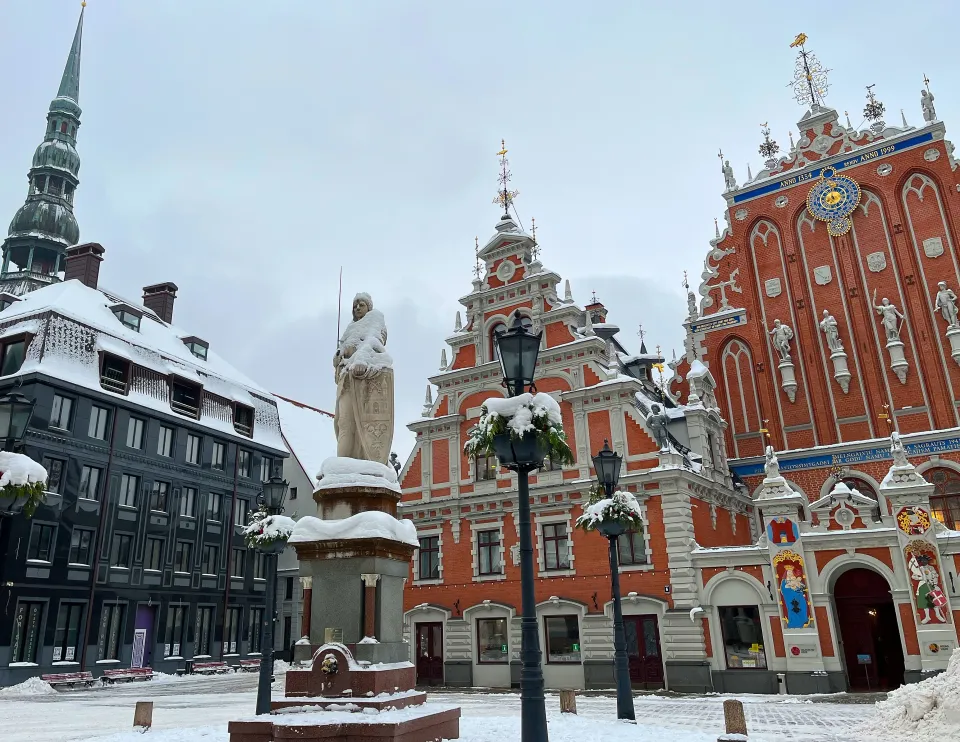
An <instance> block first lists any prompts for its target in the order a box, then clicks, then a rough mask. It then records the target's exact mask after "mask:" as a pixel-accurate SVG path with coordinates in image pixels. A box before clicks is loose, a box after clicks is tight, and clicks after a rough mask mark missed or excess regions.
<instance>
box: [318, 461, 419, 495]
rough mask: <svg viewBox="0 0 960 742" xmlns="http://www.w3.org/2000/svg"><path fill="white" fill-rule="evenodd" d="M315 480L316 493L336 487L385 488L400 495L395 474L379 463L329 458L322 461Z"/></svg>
mask: <svg viewBox="0 0 960 742" xmlns="http://www.w3.org/2000/svg"><path fill="white" fill-rule="evenodd" d="M317 479H318V482H317V489H316V491H317V492H319V491H321V490H327V489H332V488H338V487H385V488H386V489H389V490H393V491H394V492H396V493H398V494H399V493H400V485H399V483H398V482H397V473H396V472H395V471H394V470H393V469H391V468H390V467H389V466H386V465H385V464H381V463H380V462H379V461H365V460H363V459H351V458H347V457H346V456H331V457H330V458H328V459H325V460H324V462H323V464H322V465H321V467H320V473H319V474H317Z"/></svg>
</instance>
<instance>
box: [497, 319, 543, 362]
mask: <svg viewBox="0 0 960 742" xmlns="http://www.w3.org/2000/svg"><path fill="white" fill-rule="evenodd" d="M520 324H521V325H522V326H523V329H525V330H527V332H529V331H530V328H531V327H532V326H533V320H532V319H530V318H529V317H524V316H521V317H520ZM506 331H507V326H506V325H505V324H504V323H503V322H498V323H497V324H495V325H494V326H493V327H491V328H490V360H491V361H499V360H500V351H499V350H498V348H497V335H501V334H503V333H505V332H506Z"/></svg>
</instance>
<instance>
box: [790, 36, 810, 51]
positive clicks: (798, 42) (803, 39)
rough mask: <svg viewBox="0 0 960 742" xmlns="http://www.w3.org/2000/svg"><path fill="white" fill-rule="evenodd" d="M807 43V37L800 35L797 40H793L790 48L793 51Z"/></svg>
mask: <svg viewBox="0 0 960 742" xmlns="http://www.w3.org/2000/svg"><path fill="white" fill-rule="evenodd" d="M806 43H807V35H806V34H805V33H798V34H797V38H795V39H794V40H793V43H792V44H790V48H791V49H793V48H794V47H797V46H803V45H804V44H806Z"/></svg>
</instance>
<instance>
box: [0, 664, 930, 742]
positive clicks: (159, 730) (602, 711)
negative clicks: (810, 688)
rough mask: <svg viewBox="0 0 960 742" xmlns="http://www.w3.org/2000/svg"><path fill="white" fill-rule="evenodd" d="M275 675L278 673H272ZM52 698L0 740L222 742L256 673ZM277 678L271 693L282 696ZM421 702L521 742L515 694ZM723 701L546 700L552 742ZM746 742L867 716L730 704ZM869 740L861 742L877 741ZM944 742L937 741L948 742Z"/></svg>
mask: <svg viewBox="0 0 960 742" xmlns="http://www.w3.org/2000/svg"><path fill="white" fill-rule="evenodd" d="M278 669H279V668H278ZM158 680H159V682H158V681H157V680H155V681H151V682H146V683H128V684H124V685H117V686H113V687H108V688H102V689H100V688H97V689H93V690H85V691H71V692H63V693H60V692H56V693H54V694H53V695H29V694H25V695H11V694H10V693H9V691H10V690H12V689H7V691H5V692H3V693H0V740H16V742H79V741H80V740H84V741H85V742H143V741H144V739H145V738H144V737H143V736H142V735H141V734H140V732H138V731H134V730H133V709H134V705H135V703H136V702H137V701H153V702H154V712H153V720H154V725H153V729H152V731H151V732H150V733H149V736H147V737H146V739H147V740H148V742H229V735H228V734H227V722H229V721H232V720H235V719H247V718H250V717H251V716H252V715H253V710H254V706H255V702H256V686H257V674H256V673H236V674H229V675H214V676H208V677H196V676H193V677H187V678H179V679H176V680H174V679H173V678H171V677H169V676H165V677H164V678H160V679H158ZM282 683H283V676H282V675H278V677H277V682H276V683H275V684H274V688H275V690H274V697H275V698H277V697H279V696H280V695H281V692H280V690H279V687H280V686H281V685H282ZM429 697H430V702H431V703H433V704H438V705H441V706H450V705H456V706H460V707H461V709H462V712H463V716H462V718H461V724H460V730H461V732H460V739H461V740H462V741H463V742H506V741H507V740H519V739H520V696H519V695H518V694H516V693H504V692H496V691H491V692H490V693H477V692H467V693H456V692H438V693H433V692H430V693H429ZM730 697H731V696H718V695H714V696H700V697H683V698H677V697H666V696H637V697H636V698H635V701H634V704H635V708H636V714H637V719H638V722H639V723H638V724H637V725H636V726H634V725H627V724H622V723H620V722H617V721H616V699H615V698H614V697H613V694H612V693H611V695H609V696H580V697H578V698H577V708H578V710H579V712H580V713H579V716H571V715H564V716H562V717H561V715H560V713H559V710H560V700H559V697H558V695H557V694H556V693H548V694H547V716H548V721H549V724H550V740H551V742H592V741H593V740H609V741H610V742H621V741H624V742H625V741H626V740H630V742H715V740H716V739H717V737H719V736H720V734H721V733H722V732H723V700H724V698H730ZM739 698H741V700H743V702H744V707H745V710H746V716H747V725H748V728H749V730H750V737H749V739H750V742H840V741H841V740H843V742H853V741H854V740H859V739H863V738H857V737H855V736H853V735H852V734H851V730H852V729H853V728H854V727H856V726H857V725H859V724H862V723H863V722H865V721H867V720H868V719H870V718H871V717H873V715H874V710H873V706H871V705H868V704H844V703H811V702H810V700H809V699H808V698H804V697H797V696H748V695H745V696H739ZM886 738H888V737H883V735H877V734H873V735H871V736H869V737H867V738H866V739H868V740H874V741H875V740H877V739H886ZM947 738H949V737H942V738H941V739H947Z"/></svg>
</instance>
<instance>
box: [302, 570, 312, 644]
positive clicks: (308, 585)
mask: <svg viewBox="0 0 960 742" xmlns="http://www.w3.org/2000/svg"><path fill="white" fill-rule="evenodd" d="M300 584H301V585H303V604H302V609H301V610H302V612H301V614H300V636H310V604H311V603H312V601H313V578H312V577H301V578H300Z"/></svg>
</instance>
